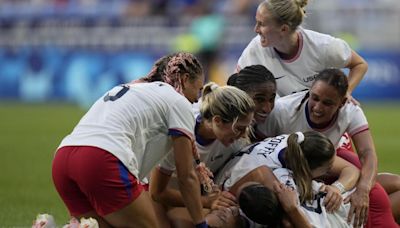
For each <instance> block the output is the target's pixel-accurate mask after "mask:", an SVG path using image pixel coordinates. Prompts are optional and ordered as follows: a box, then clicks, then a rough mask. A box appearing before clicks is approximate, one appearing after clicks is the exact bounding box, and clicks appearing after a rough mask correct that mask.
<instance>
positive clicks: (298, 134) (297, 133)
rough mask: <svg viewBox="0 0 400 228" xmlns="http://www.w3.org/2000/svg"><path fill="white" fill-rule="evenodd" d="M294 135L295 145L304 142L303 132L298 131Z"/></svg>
mask: <svg viewBox="0 0 400 228" xmlns="http://www.w3.org/2000/svg"><path fill="white" fill-rule="evenodd" d="M295 134H296V135H297V143H298V144H300V143H302V142H303V141H304V134H303V132H300V131H298V132H296V133H295Z"/></svg>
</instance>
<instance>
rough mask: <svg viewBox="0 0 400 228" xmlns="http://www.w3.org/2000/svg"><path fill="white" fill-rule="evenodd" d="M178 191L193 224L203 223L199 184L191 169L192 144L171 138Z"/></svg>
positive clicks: (177, 137)
mask: <svg viewBox="0 0 400 228" xmlns="http://www.w3.org/2000/svg"><path fill="white" fill-rule="evenodd" d="M173 149H174V155H175V165H176V170H177V175H178V185H179V190H180V192H181V194H182V198H183V202H184V204H185V206H186V208H187V209H188V211H189V214H190V215H191V217H192V219H193V223H194V224H200V223H202V222H204V221H205V220H204V216H203V214H202V208H203V206H202V204H201V200H200V183H199V181H198V179H197V175H196V173H195V169H194V167H193V155H192V150H193V147H192V142H191V140H190V139H189V138H187V137H186V136H174V137H173Z"/></svg>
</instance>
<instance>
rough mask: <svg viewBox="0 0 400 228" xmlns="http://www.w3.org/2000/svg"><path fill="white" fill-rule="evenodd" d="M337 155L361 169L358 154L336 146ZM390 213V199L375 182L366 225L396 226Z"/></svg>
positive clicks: (370, 195) (370, 194) (370, 196)
mask: <svg viewBox="0 0 400 228" xmlns="http://www.w3.org/2000/svg"><path fill="white" fill-rule="evenodd" d="M336 153H337V156H339V157H341V158H343V159H345V160H347V161H348V162H350V163H352V164H353V165H355V166H357V167H358V168H359V169H361V162H360V160H359V158H358V156H357V155H356V154H355V153H353V152H351V151H348V150H346V149H344V148H338V149H337V151H336ZM395 224H396V223H395V221H394V218H393V215H392V209H391V205H390V199H389V197H388V195H387V193H386V192H385V190H384V189H383V188H382V186H381V185H380V184H379V183H376V184H375V185H374V186H373V187H372V189H371V191H370V193H369V209H368V220H367V226H366V227H397V226H396V225H395Z"/></svg>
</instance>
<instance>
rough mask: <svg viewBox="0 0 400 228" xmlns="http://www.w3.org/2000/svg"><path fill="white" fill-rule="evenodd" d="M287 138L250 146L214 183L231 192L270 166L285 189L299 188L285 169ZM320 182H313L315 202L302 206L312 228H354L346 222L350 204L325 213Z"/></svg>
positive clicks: (273, 139) (236, 156) (282, 136)
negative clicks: (258, 169) (284, 153)
mask: <svg viewBox="0 0 400 228" xmlns="http://www.w3.org/2000/svg"><path fill="white" fill-rule="evenodd" d="M287 139H288V135H280V136H277V137H274V138H269V139H266V140H264V141H262V142H259V143H255V144H253V145H250V146H248V147H246V148H244V149H243V150H241V151H240V152H238V153H237V154H235V156H234V157H233V158H232V160H230V161H229V162H228V163H227V164H226V165H225V166H224V168H223V169H222V170H221V172H220V173H219V174H218V175H217V176H216V178H215V183H216V184H218V185H220V186H221V187H222V189H223V190H226V191H229V189H230V188H231V187H232V186H233V185H234V184H235V183H236V182H238V181H239V180H240V179H242V178H243V177H244V176H245V175H247V174H248V173H250V172H251V171H253V170H255V169H257V168H258V167H261V166H267V167H269V168H270V169H271V170H272V171H273V173H274V175H275V176H276V177H277V179H278V180H279V181H280V182H281V183H283V184H285V185H286V186H289V187H292V188H293V189H295V190H296V189H297V187H296V185H295V182H294V181H293V177H292V175H291V173H290V171H289V170H288V169H286V168H284V167H285V162H284V160H283V151H284V149H285V148H286V147H287ZM320 187H321V183H318V182H315V181H313V190H314V191H315V196H316V197H315V199H314V200H313V201H311V202H308V203H305V204H302V205H300V202H299V205H300V206H301V207H300V208H301V210H302V212H303V213H304V214H305V215H306V217H307V218H308V220H309V222H310V223H311V224H312V225H313V227H351V226H349V225H348V224H347V223H346V218H347V214H348V211H349V209H350V205H349V204H342V205H341V206H340V209H339V210H338V211H336V212H335V213H333V214H329V213H327V212H326V209H325V207H324V205H323V204H322V202H323V200H324V196H325V195H324V194H317V193H318V192H319V189H320Z"/></svg>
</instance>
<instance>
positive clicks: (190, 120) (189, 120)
mask: <svg viewBox="0 0 400 228" xmlns="http://www.w3.org/2000/svg"><path fill="white" fill-rule="evenodd" d="M185 99H186V98H183V97H182V98H181V99H177V100H176V101H175V102H174V103H173V104H171V105H170V106H169V113H168V115H167V125H168V135H170V136H185V137H188V138H189V139H190V140H191V141H192V142H194V125H195V119H194V115H193V111H192V106H191V104H190V103H189V102H188V101H187V100H185ZM159 169H160V171H162V172H163V173H166V174H170V173H172V172H174V171H175V169H176V168H175V154H174V153H173V152H172V153H169V154H168V156H167V157H165V158H164V159H163V160H162V161H161V163H160V164H159Z"/></svg>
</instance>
